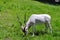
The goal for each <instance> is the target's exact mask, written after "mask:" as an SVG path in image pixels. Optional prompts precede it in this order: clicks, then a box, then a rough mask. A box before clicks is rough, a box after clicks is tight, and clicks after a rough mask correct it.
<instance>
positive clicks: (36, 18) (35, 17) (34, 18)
mask: <svg viewBox="0 0 60 40" xmlns="http://www.w3.org/2000/svg"><path fill="white" fill-rule="evenodd" d="M50 21H51V16H50V15H48V14H32V15H31V16H30V18H29V19H28V21H27V22H26V24H25V26H22V31H23V32H24V34H25V35H26V34H28V29H29V28H30V27H31V26H32V28H33V36H34V33H35V32H36V23H38V22H40V23H41V24H42V23H43V24H45V27H46V28H45V31H47V29H48V27H49V28H50V32H51V33H52V27H51V24H50ZM20 24H22V23H21V22H20Z"/></svg>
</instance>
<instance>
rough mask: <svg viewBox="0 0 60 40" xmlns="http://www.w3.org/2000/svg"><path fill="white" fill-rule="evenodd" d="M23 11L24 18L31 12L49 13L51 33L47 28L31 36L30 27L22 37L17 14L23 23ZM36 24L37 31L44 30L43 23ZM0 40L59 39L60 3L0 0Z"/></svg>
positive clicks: (31, 0)
mask: <svg viewBox="0 0 60 40" xmlns="http://www.w3.org/2000/svg"><path fill="white" fill-rule="evenodd" d="M25 13H26V15H27V16H26V18H27V19H26V20H28V18H29V17H30V15H31V14H49V15H51V17H52V20H51V24H52V28H53V34H50V31H49V29H48V33H46V34H45V33H41V32H39V34H38V35H35V36H34V37H32V35H31V33H32V28H30V29H29V34H28V35H27V36H24V37H23V32H22V30H21V27H20V25H19V23H18V20H17V15H18V17H19V18H20V19H21V22H22V23H23V24H24V22H23V21H24V14H25ZM16 14H17V15H16ZM36 26H37V27H36V29H37V32H38V31H41V30H42V31H44V25H43V24H42V25H36ZM39 26H40V27H39ZM30 30H31V31H30ZM0 40H60V5H51V4H45V3H41V2H37V1H33V0H0Z"/></svg>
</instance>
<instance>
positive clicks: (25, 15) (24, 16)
mask: <svg viewBox="0 0 60 40" xmlns="http://www.w3.org/2000/svg"><path fill="white" fill-rule="evenodd" d="M24 24H26V13H25V14H24Z"/></svg>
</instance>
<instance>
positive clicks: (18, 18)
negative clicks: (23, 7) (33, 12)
mask: <svg viewBox="0 0 60 40" xmlns="http://www.w3.org/2000/svg"><path fill="white" fill-rule="evenodd" d="M17 19H18V22H19V24H20V26H22V23H21V21H20V19H19V17H18V15H17Z"/></svg>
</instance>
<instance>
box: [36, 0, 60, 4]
mask: <svg viewBox="0 0 60 40" xmlns="http://www.w3.org/2000/svg"><path fill="white" fill-rule="evenodd" d="M35 1H38V2H42V3H47V4H52V5H60V2H55V0H35Z"/></svg>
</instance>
